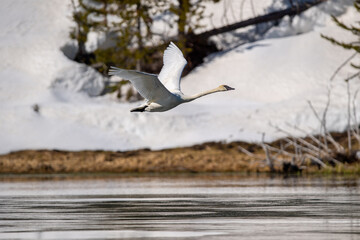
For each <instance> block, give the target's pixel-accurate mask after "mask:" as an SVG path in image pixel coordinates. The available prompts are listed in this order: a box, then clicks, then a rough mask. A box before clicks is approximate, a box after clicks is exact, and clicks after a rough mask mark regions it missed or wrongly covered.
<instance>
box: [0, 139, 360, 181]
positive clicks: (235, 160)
mask: <svg viewBox="0 0 360 240" xmlns="http://www.w3.org/2000/svg"><path fill="white" fill-rule="evenodd" d="M335 137H336V138H337V140H338V141H339V142H342V141H345V139H346V136H345V135H341V134H340V135H335ZM270 145H272V146H277V145H279V141H276V142H274V143H272V144H270ZM240 148H242V149H246V151H248V152H250V153H252V154H253V155H252V156H250V155H249V154H245V153H243V152H242V151H241V150H240ZM290 151H291V150H290ZM265 158H266V156H265V153H264V151H263V150H262V148H261V147H260V146H258V145H256V144H249V143H244V142H232V143H217V142H211V143H204V144H201V145H195V146H192V147H184V148H174V149H165V150H160V151H150V150H147V149H142V150H137V151H127V152H112V151H77V152H71V151H58V150H25V151H18V152H12V153H9V154H5V155H0V173H145V172H156V173H161V172H269V171H270V169H269V167H268V166H267V165H266V161H265ZM289 161H290V160H289V158H288V157H285V156H282V155H278V156H277V157H276V160H275V161H274V169H275V171H276V172H283V163H284V162H289ZM319 170H320V171H319ZM301 171H303V172H304V171H305V172H311V173H314V172H321V171H322V172H326V173H355V174H360V161H355V162H352V163H349V162H344V164H341V165H339V166H329V168H326V169H320V168H318V165H316V164H314V163H311V161H308V162H307V163H305V165H304V166H302V168H301Z"/></svg>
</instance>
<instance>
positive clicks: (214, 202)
mask: <svg viewBox="0 0 360 240" xmlns="http://www.w3.org/2000/svg"><path fill="white" fill-rule="evenodd" d="M1 180H2V181H0V239H105V238H106V239H134V238H139V239H145V238H148V239H159V238H168V239H173V238H176V239H289V238H291V239H304V238H308V239H331V238H333V239H359V237H360V192H359V189H360V188H359V179H358V178H344V177H329V178H304V177H301V178H299V177H297V178H296V177H295V178H283V177H261V176H244V175H237V174H225V175H222V174H204V175H198V174H197V175H174V176H166V175H145V176H144V175H139V176H134V175H125V176H124V175H122V176H114V175H95V176H94V175H91V176H90V175H81V176H79V175H78V176H71V177H70V178H69V176H68V175H57V176H55V177H54V178H52V177H51V176H46V177H43V176H42V177H38V176H30V177H29V176H28V177H23V176H1Z"/></svg>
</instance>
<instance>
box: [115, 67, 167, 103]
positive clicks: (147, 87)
mask: <svg viewBox="0 0 360 240" xmlns="http://www.w3.org/2000/svg"><path fill="white" fill-rule="evenodd" d="M109 75H116V76H119V77H121V78H123V79H125V80H129V81H130V82H131V83H132V84H133V85H134V87H135V88H136V90H137V91H138V92H139V93H140V95H141V96H143V97H144V98H146V99H147V100H149V101H156V100H161V99H166V98H168V97H169V96H172V93H170V92H169V90H167V89H166V88H165V86H164V85H163V84H162V83H161V82H160V80H159V79H158V77H157V76H156V75H154V74H150V73H144V72H139V71H135V70H125V69H120V68H117V67H110V70H109Z"/></svg>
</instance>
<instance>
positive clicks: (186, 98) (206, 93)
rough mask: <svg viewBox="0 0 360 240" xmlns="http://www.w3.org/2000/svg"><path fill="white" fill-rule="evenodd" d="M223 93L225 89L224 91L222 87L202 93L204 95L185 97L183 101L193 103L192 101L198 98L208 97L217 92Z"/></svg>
mask: <svg viewBox="0 0 360 240" xmlns="http://www.w3.org/2000/svg"><path fill="white" fill-rule="evenodd" d="M222 91H224V89H223V87H222V86H220V87H217V88H214V89H211V90H208V91H205V92H202V93H198V94H195V95H192V96H184V98H183V99H184V101H185V102H191V101H193V100H195V99H197V98H200V97H203V96H206V95H208V94H211V93H216V92H222Z"/></svg>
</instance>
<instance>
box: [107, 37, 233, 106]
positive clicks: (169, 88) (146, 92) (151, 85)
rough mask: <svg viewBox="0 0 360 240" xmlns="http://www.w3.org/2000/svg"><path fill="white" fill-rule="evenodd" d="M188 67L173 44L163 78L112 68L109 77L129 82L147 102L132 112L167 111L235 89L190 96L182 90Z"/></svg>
mask: <svg viewBox="0 0 360 240" xmlns="http://www.w3.org/2000/svg"><path fill="white" fill-rule="evenodd" d="M186 64H187V62H186V60H185V58H184V56H183V54H182V52H181V51H180V49H179V48H178V47H177V46H176V45H175V44H174V43H173V42H171V43H170V45H169V46H168V47H167V48H166V50H165V52H164V66H163V68H162V69H161V72H160V74H159V75H155V74H150V73H144V72H139V71H135V70H125V69H120V68H117V67H110V70H109V75H116V76H119V77H121V78H123V79H126V80H129V81H130V82H131V83H132V84H133V85H134V87H135V88H136V90H137V91H138V92H139V93H140V95H141V96H143V97H144V98H145V99H146V100H147V101H146V102H145V103H144V104H143V105H141V106H139V107H137V108H134V109H131V110H130V111H131V112H144V111H146V112H164V111H167V110H170V109H172V108H174V107H176V106H177V105H179V104H181V103H186V102H190V101H192V100H195V99H197V98H199V97H202V96H205V95H207V94H210V93H215V92H222V91H229V90H234V88H231V87H229V86H226V85H221V86H219V87H217V88H215V89H212V90H209V91H206V92H203V93H199V94H196V95H193V96H186V95H184V94H183V93H182V92H181V90H180V78H181V73H182V71H183V69H184V67H185V65H186Z"/></svg>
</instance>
